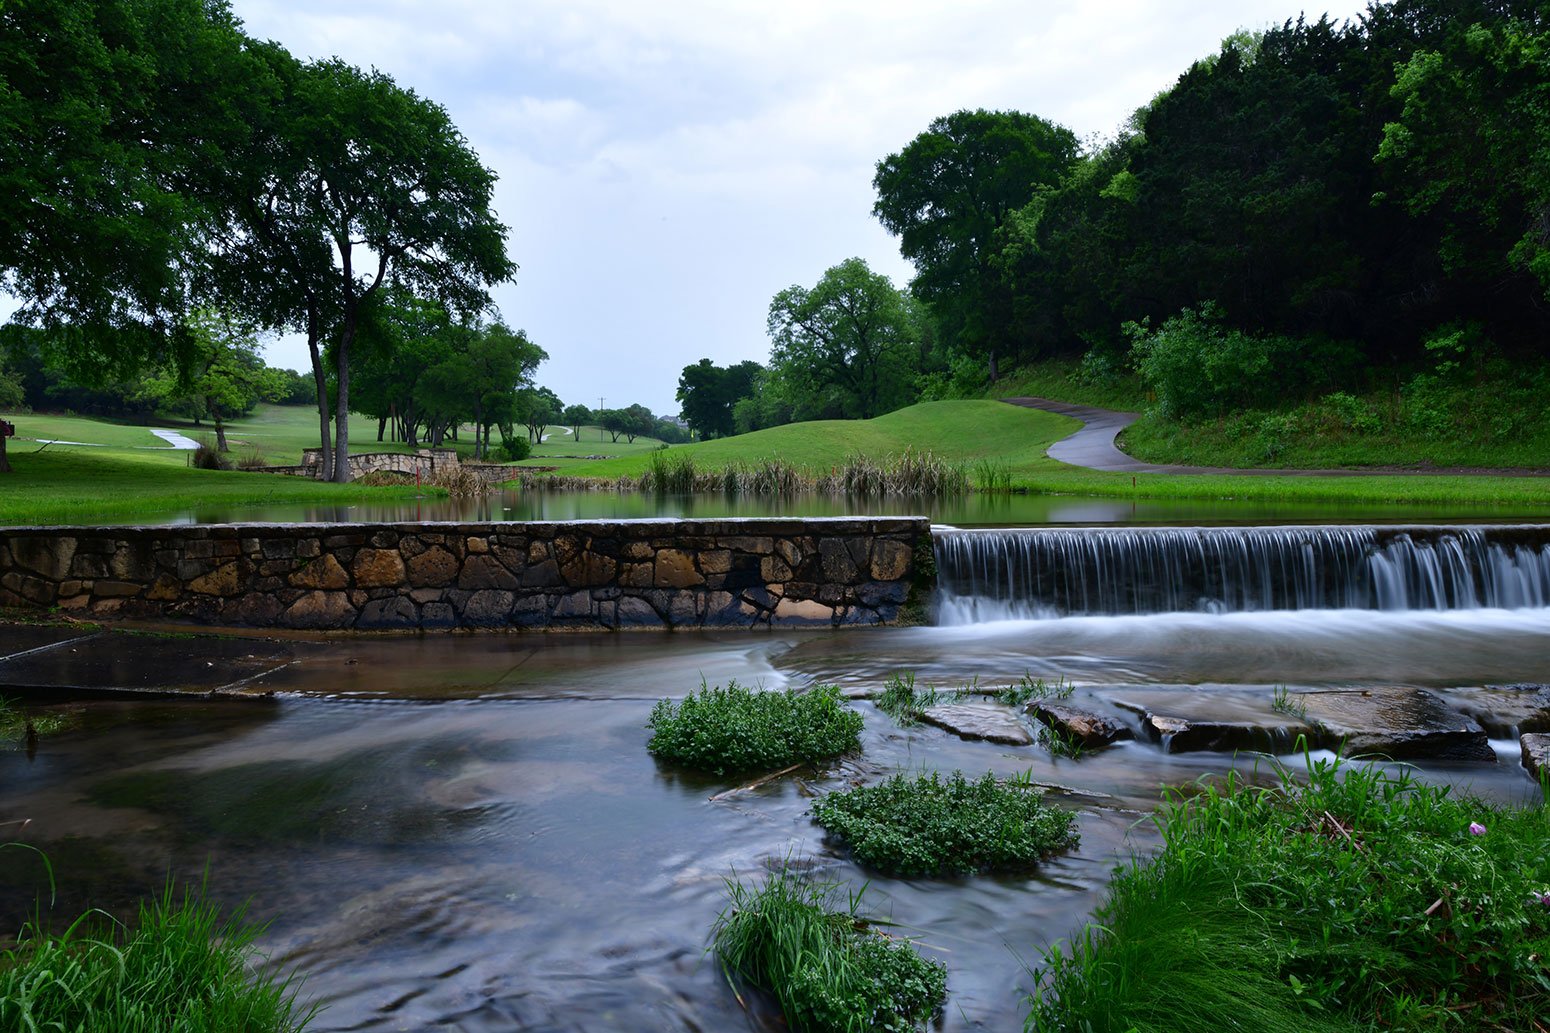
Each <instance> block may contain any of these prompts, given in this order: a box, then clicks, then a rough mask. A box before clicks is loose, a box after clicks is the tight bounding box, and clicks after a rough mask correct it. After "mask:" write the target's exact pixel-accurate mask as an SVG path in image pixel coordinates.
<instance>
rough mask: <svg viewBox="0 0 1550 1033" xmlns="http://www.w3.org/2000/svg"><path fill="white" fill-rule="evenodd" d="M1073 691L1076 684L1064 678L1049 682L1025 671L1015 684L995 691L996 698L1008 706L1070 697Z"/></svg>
mask: <svg viewBox="0 0 1550 1033" xmlns="http://www.w3.org/2000/svg"><path fill="white" fill-rule="evenodd" d="M1074 692H1076V686H1074V685H1072V684H1071V683H1070V682H1068V681H1066V680H1065V678H1056V679H1055V681H1054V683H1053V684H1051V683H1049V682H1046V681H1045V680H1044V679H1043V678H1035V677H1034V676H1033V675H1031V674H1029V673H1027V672H1026V671H1025V672H1023V676H1022V677H1021V678H1019V679H1017V682H1016V683H1015V684H1013V685H1008V686H1007V687H1006V688H1004V689H1002V690H1001V691H1000V692H998V693H996V699H997V700H998V701H999V702H1001V703H1005V704H1006V705H1007V706H1009V707H1020V706H1022V705H1023V704H1025V703H1027V702H1029V701H1030V700H1035V699H1070V698H1071V695H1072V693H1074Z"/></svg>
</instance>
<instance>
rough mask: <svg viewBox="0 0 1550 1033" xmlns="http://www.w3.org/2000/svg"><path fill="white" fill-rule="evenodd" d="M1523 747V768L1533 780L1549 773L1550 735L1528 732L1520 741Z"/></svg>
mask: <svg viewBox="0 0 1550 1033" xmlns="http://www.w3.org/2000/svg"><path fill="white" fill-rule="evenodd" d="M1520 742H1521V744H1522V747H1523V766H1524V767H1525V768H1528V773H1529V774H1530V775H1533V776H1534V777H1535V778H1544V777H1545V775H1546V773H1550V735H1547V734H1545V733H1543V732H1530V733H1529V734H1528V735H1525V736H1523V738H1522V739H1521V740H1520Z"/></svg>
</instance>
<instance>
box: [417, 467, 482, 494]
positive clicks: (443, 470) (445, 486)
mask: <svg viewBox="0 0 1550 1033" xmlns="http://www.w3.org/2000/svg"><path fill="white" fill-rule="evenodd" d="M428 483H429V484H430V486H431V487H432V488H440V489H442V490H443V491H445V492H446V493H447V494H448V495H450V496H451V497H453V498H455V499H459V498H472V497H473V496H475V495H483V494H484V493H485V492H486V491H488V490H489V487H490V486H489V484H487V483H486V482H485V480H484V478H482V477H480V476H479V475H478V474H476V473H474V472H473V471H471V470H465V469H464V468H463V467H461V466H438V467H437V468H436V470H435V472H434V473H432V474H431V476H430V480H429V482H428Z"/></svg>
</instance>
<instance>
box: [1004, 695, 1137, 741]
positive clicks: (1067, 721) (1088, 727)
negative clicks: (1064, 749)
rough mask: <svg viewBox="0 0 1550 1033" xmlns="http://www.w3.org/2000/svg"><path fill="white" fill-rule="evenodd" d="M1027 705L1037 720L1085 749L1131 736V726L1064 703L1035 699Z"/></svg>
mask: <svg viewBox="0 0 1550 1033" xmlns="http://www.w3.org/2000/svg"><path fill="white" fill-rule="evenodd" d="M1027 709H1028V713H1030V714H1032V715H1033V716H1034V717H1036V718H1037V719H1038V720H1040V721H1042V722H1044V723H1045V724H1046V725H1049V726H1050V727H1051V728H1055V729H1058V730H1059V731H1061V732H1064V733H1065V734H1066V735H1067V736H1069V737H1071V738H1073V739H1075V740H1076V741H1077V742H1079V743H1081V744H1082V747H1083V748H1084V749H1096V748H1097V747H1100V746H1107V745H1109V744H1110V743H1113V742H1118V741H1119V740H1120V739H1129V738H1130V729H1129V728H1126V727H1125V726H1124V725H1122V724H1120V723H1119V722H1118V721H1116V720H1114V719H1113V718H1111V717H1104V716H1103V715H1101V714H1094V713H1092V712H1091V711H1088V710H1082V709H1080V708H1078V707H1069V706H1066V705H1065V704H1064V703H1047V702H1045V701H1043V700H1035V701H1034V702H1032V703H1029V704H1028V708H1027Z"/></svg>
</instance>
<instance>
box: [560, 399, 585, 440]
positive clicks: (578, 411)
mask: <svg viewBox="0 0 1550 1033" xmlns="http://www.w3.org/2000/svg"><path fill="white" fill-rule="evenodd" d="M591 419H592V410H591V409H588V408H587V407H586V406H584V405H567V406H566V407H565V411H564V412H562V413H560V422H561V423H563V424H564V425H565V426H567V427H569V428H570V432H571V435H572V436H573V437H574V438H575V439H576V440H577V441H580V440H581V425H582V424H584V423H587V422H589V421H591Z"/></svg>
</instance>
